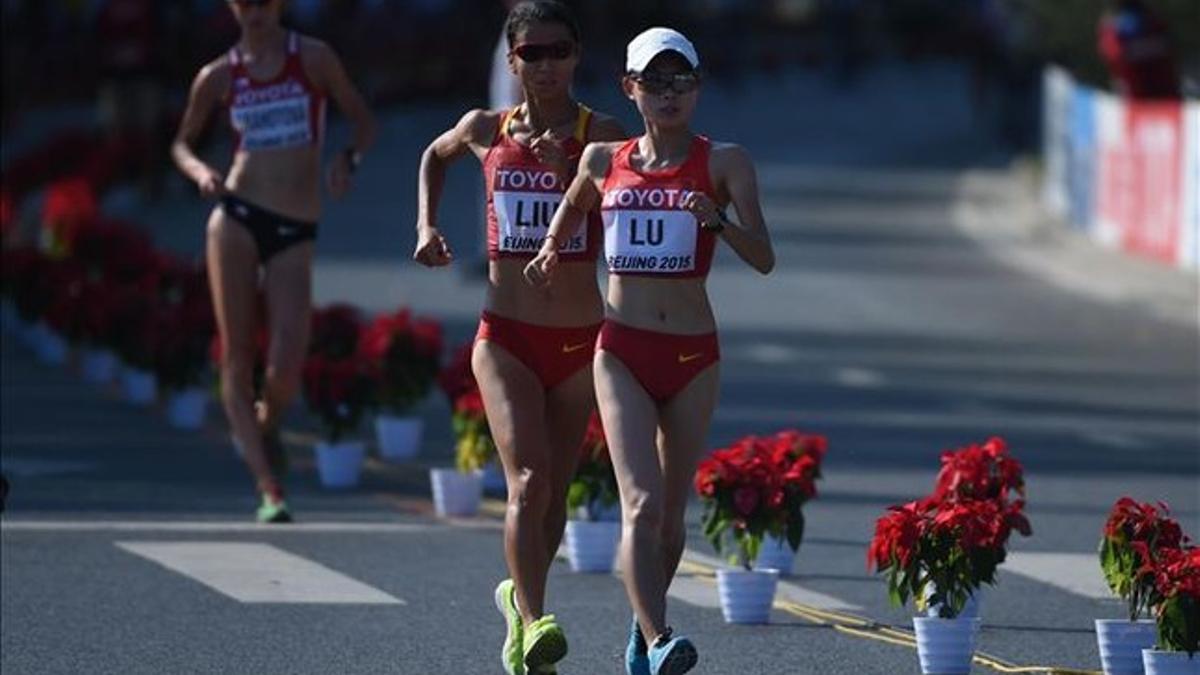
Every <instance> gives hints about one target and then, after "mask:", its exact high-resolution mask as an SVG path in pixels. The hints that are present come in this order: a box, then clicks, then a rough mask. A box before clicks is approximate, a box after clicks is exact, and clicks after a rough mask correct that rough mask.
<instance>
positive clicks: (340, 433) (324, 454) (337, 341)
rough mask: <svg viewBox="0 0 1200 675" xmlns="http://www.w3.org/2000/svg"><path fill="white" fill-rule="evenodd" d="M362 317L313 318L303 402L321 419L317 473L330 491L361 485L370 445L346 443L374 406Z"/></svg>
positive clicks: (344, 308)
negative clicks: (361, 342)
mask: <svg viewBox="0 0 1200 675" xmlns="http://www.w3.org/2000/svg"><path fill="white" fill-rule="evenodd" d="M360 326H361V324H360V323H359V319H358V312H357V310H356V309H354V308H353V307H350V306H348V305H334V306H332V307H329V308H326V309H323V310H318V311H316V312H314V313H313V327H312V331H313V341H312V345H311V347H310V350H309V355H308V358H307V360H306V361H305V363H304V374H303V380H304V382H303V384H304V399H305V401H306V402H307V403H308V407H309V409H310V410H311V411H312V412H313V413H315V414H316V415H317V417H318V418H319V419H320V421H321V425H322V427H323V429H324V437H323V438H322V440H321V441H320V442H318V443H317V447H316V455H317V472H318V474H319V475H320V478H321V483H322V485H324V486H325V487H330V488H345V487H353V486H355V485H357V484H358V479H359V474H360V472H361V469H362V464H363V460H364V459H365V457H366V445H365V444H364V443H363V442H362V441H360V440H355V439H352V438H347V436H348V435H351V434H353V433H354V432H356V431H357V430H358V428H359V425H360V423H361V421H362V417H363V414H364V413H365V412H366V410H367V408H368V407H370V406H371V404H372V402H373V396H374V381H373V380H372V378H371V373H370V368H369V367H368V364H367V363H366V361H365V360H364V359H363V358H362V356H361V355H360V354H359V353H358V352H357V345H358V338H359V330H360Z"/></svg>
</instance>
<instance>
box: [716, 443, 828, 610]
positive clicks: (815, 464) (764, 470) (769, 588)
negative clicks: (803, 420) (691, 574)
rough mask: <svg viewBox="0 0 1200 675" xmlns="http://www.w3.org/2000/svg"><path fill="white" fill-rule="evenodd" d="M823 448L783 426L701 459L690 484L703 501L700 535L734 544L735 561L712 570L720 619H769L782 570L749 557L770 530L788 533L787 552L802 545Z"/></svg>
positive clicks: (719, 545)
mask: <svg viewBox="0 0 1200 675" xmlns="http://www.w3.org/2000/svg"><path fill="white" fill-rule="evenodd" d="M825 449H826V444H825V441H824V439H823V438H820V437H814V436H809V435H806V434H803V433H801V432H799V431H795V430H788V431H783V432H780V433H778V434H775V435H774V436H769V437H758V436H747V437H745V438H742V439H739V440H738V441H736V442H735V443H733V445H731V446H729V447H727V448H723V449H720V450H716V451H714V452H713V453H712V454H711V455H710V456H709V457H708V458H707V459H705V460H704V461H702V462H701V463H700V466H699V468H698V469H697V471H696V477H695V488H696V492H697V493H698V494H699V495H700V499H701V501H702V502H703V503H704V513H703V515H702V517H701V522H702V524H703V528H704V536H705V537H706V538H707V539H708V540H709V542H711V543H712V545H713V548H714V549H715V550H716V551H717V553H718V554H720V553H722V552H723V551H724V550H726V549H727V548H728V547H729V545H730V544H732V547H733V549H734V550H733V556H732V561H733V562H734V564H735V565H737V566H739V567H740V568H741V569H727V570H719V571H718V573H717V581H718V585H719V587H720V592H721V605H722V610H723V612H724V615H725V620H726V621H728V622H731V623H766V622H767V621H768V620H769V618H770V610H771V604H772V602H773V599H774V596H775V587H776V584H777V581H778V577H779V574H780V571H779V569H778V568H777V567H774V566H772V567H767V566H766V565H764V566H763V567H762V568H759V569H755V561H756V560H757V559H758V558H759V556H760V554H761V552H762V548H763V542H764V539H766V538H768V537H770V536H773V537H775V538H777V539H780V540H786V541H787V545H788V547H789V548H790V549H791V551H792V552H793V554H794V552H795V551H796V550H797V549H798V548H799V547H800V541H801V539H802V538H803V536H804V515H803V511H802V507H803V505H804V503H805V502H807V501H808V500H809V499H811V498H812V497H814V496H815V495H816V482H815V481H816V479H817V478H818V477H819V475H820V464H821V460H822V459H823V457H824V454H825ZM789 568H790V565H789Z"/></svg>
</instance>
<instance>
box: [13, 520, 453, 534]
mask: <svg viewBox="0 0 1200 675" xmlns="http://www.w3.org/2000/svg"><path fill="white" fill-rule="evenodd" d="M432 528H433V525H423V524H418V523H363V522H354V523H338V522H311V523H308V522H306V523H289V524H287V525H260V524H258V523H251V522H246V521H242V520H234V521H188V520H174V521H172V520H167V521H160V520H34V519H29V520H5V521H2V522H0V532H7V531H10V530H11V531H14V532H262V533H266V532H269V533H271V534H290V533H316V534H407V533H411V532H424V531H427V530H430V529H432Z"/></svg>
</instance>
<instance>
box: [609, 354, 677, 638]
mask: <svg viewBox="0 0 1200 675" xmlns="http://www.w3.org/2000/svg"><path fill="white" fill-rule="evenodd" d="M595 364H596V365H595V372H596V401H597V404H598V406H599V408H600V418H601V420H602V421H603V422H604V432H605V434H606V436H607V438H608V449H609V453H610V454H611V455H612V460H613V469H614V470H615V471H616V474H617V486H618V487H619V488H620V491H621V519H622V528H621V529H622V532H621V547H620V550H619V552H618V561H619V563H620V566H621V572H622V580H623V581H624V583H625V594H626V595H628V596H629V604H630V605H632V607H633V611H634V613H635V614H636V615H637V619H638V623H639V624H640V625H641V627H642V633H643V634H644V635H646V636H647V642H652V641H653V640H654V638H655V637H657V636H658V635H659V634H661V633H662V632H663V631H664V630H666V627H667V623H666V595H667V588H666V577H665V576H664V575H663V562H662V559H663V548H662V545H661V542H660V540H659V537H660V533H661V531H662V526H663V522H664V521H663V516H664V509H665V494H664V491H663V475H662V467H661V466H660V465H659V462H658V455H657V453H656V452H655V433H656V431H657V429H658V405H657V404H656V403H655V402H654V400H653V399H652V398H650V395H649V394H647V393H646V390H645V389H643V388H642V385H641V383H639V382H638V381H637V379H636V378H635V377H634V376H633V373H631V372H630V371H629V368H628V367H626V365H625V364H624V363H622V362H621V360H620V359H618V358H617V357H616V356H613V355H612V354H610V353H608V352H606V351H599V352H597V353H596V360H595Z"/></svg>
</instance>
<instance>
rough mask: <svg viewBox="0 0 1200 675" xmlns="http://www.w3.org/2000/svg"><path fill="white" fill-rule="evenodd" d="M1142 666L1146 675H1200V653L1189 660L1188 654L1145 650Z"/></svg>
mask: <svg viewBox="0 0 1200 675" xmlns="http://www.w3.org/2000/svg"><path fill="white" fill-rule="evenodd" d="M1142 664H1143V666H1144V667H1145V669H1146V675H1200V652H1198V653H1197V654H1196V655H1195V656H1192V657H1191V658H1189V657H1188V654H1187V652H1164V651H1162V650H1159V649H1143V650H1142Z"/></svg>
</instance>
